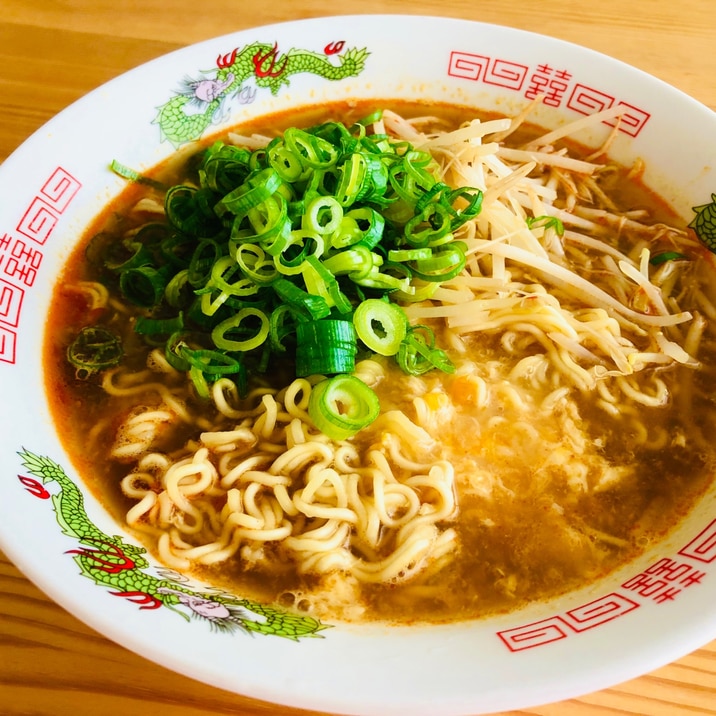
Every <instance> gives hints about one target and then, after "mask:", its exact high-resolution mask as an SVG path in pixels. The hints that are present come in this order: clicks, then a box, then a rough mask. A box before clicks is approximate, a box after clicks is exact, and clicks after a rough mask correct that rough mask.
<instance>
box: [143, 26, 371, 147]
mask: <svg viewBox="0 0 716 716" xmlns="http://www.w3.org/2000/svg"><path fill="white" fill-rule="evenodd" d="M344 46H345V42H344V41H343V40H341V41H339V42H331V43H329V44H327V45H326V46H325V48H324V50H323V54H320V53H318V52H312V51H310V50H300V49H296V48H292V49H290V50H289V51H288V52H286V53H285V54H283V55H281V54H280V53H279V51H278V45H277V44H274V45H268V44H266V43H261V42H254V43H252V44H249V45H246V46H244V47H243V48H241V49H239V48H236V49H234V50H233V51H232V52H230V53H227V54H226V55H219V57H218V58H217V60H216V66H217V69H216V70H214V71H212V72H211V73H209V72H202V77H201V78H200V79H198V80H195V79H191V78H187V79H185V80H184V81H183V84H182V87H181V89H180V90H179V91H178V92H177V93H176V95H175V96H174V97H172V98H171V99H170V100H169V101H168V102H166V103H165V104H163V105H162V106H160V107H159V112H158V114H157V117H156V118H155V119H154V123H155V124H158V125H159V129H160V132H161V138H162V141H164V140H167V141H169V142H171V143H172V144H173V145H174V146H175V147H179V146H181V145H182V144H185V143H187V142H191V141H194V140H196V139H199V138H200V137H201V136H202V134H204V132H205V131H206V130H207V129H208V128H209V127H210V126H211V125H212V124H213V123H215V122H217V121H220V120H221V118H222V117H223V116H225V114H226V111H227V107H226V105H227V102H228V101H229V100H230V99H232V98H236V99H237V101H238V102H239V103H240V104H249V103H250V102H253V101H254V99H255V97H256V93H257V91H258V89H264V88H267V89H269V90H270V91H271V94H273V95H276V94H278V92H279V90H280V89H281V87H282V86H284V85H285V86H288V85H289V84H290V82H289V77H291V76H292V75H297V74H301V73H310V74H314V75H318V76H320V77H323V78H325V79H327V80H333V81H335V80H342V79H345V78H347V77H356V76H358V75H359V74H360V73H361V72H362V71H363V67H364V65H365V61H366V58H367V57H368V55H369V54H370V53H369V52H368V50H367V49H366V48H363V49H358V48H351V49H348V50H346V51H345V52H343V49H344ZM332 56H335V59H337V62H335V61H331V59H329V58H331V57H332Z"/></svg>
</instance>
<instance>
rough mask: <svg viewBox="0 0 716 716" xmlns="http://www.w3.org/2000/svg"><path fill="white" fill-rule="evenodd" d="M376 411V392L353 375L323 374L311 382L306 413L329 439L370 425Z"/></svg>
mask: <svg viewBox="0 0 716 716" xmlns="http://www.w3.org/2000/svg"><path fill="white" fill-rule="evenodd" d="M379 413H380V403H379V401H378V396H377V395H376V394H375V393H374V392H373V391H372V390H371V389H370V388H369V387H368V386H367V385H366V384H365V383H363V381H361V380H360V379H358V378H356V377H355V376H353V375H337V376H334V377H333V378H326V379H325V380H322V381H321V382H319V383H317V384H316V385H314V386H313V390H312V391H311V395H310V397H309V399H308V414H309V416H310V417H311V420H312V421H313V424H314V425H315V426H316V428H318V430H320V431H321V432H322V433H324V434H325V435H327V436H328V437H329V438H331V439H333V440H345V439H346V438H349V437H351V436H352V435H355V434H356V433H357V432H358V431H359V430H362V429H363V428H365V427H367V426H368V425H370V424H371V423H372V422H373V421H374V420H375V419H376V418H377V417H378V415H379Z"/></svg>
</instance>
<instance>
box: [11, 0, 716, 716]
mask: <svg viewBox="0 0 716 716" xmlns="http://www.w3.org/2000/svg"><path fill="white" fill-rule="evenodd" d="M336 13H340V14H348V13H409V14H427V15H441V16H450V17H462V18H468V19H473V20H482V21H485V22H493V23H497V24H501V25H510V26H513V27H518V28H522V29H526V30H532V31H536V32H541V33H545V34H548V35H552V36H554V37H558V38H561V39H565V40H568V41H571V42H576V43H579V44H582V45H585V46H587V47H590V48H592V49H595V50H598V51H601V52H604V53H606V54H609V55H611V56H613V57H616V58H617V59H620V60H623V61H625V62H628V63H629V64H631V65H634V66H636V67H639V68H640V69H642V70H645V71H647V72H649V73H651V74H653V75H655V76H657V77H659V78H660V79H662V80H665V81H666V82H668V83H670V84H672V85H674V86H676V87H678V88H679V89H681V90H683V91H684V92H686V93H687V94H689V95H691V96H692V97H694V98H695V99H697V100H699V101H700V102H702V103H704V104H706V105H707V106H709V107H711V108H712V109H714V110H716V49H715V48H716V14H715V13H714V5H713V2H712V0H679V2H674V0H600V2H592V3H589V2H585V1H584V0H512V2H504V1H503V0H480V1H477V0H414V1H413V2H410V3H407V2H400V1H399V0H389V1H386V2H380V1H378V0H363V1H362V2H360V3H359V2H354V1H353V0H344V1H343V2H342V3H337V2H335V1H333V2H329V1H328V0H325V1H324V0H291V1H290V2H288V1H282V0H274V1H273V2H260V3H250V2H247V1H246V0H205V1H204V2H197V1H196V0H161V1H160V0H141V2H140V1H139V0H123V1H122V2H118V1H117V0H0V161H2V160H3V159H4V158H5V157H7V156H8V155H9V154H10V153H11V152H12V151H13V150H14V149H15V148H16V147H17V146H19V145H20V144H21V143H22V142H23V141H24V140H25V139H26V138H27V137H28V136H29V135H30V134H31V133H32V132H34V131H35V130H36V129H38V128H39V127H40V126H41V125H42V124H44V123H45V122H46V121H47V120H49V119H50V118H51V117H52V116H53V115H55V114H56V113H57V112H59V111H60V110H62V109H63V108H64V107H66V106H67V105H68V104H70V103H71V102H73V101H74V100H76V99H78V98H79V97H81V96H82V95H84V94H85V93H86V92H88V91H89V90H91V89H93V88H95V87H97V86H98V85H100V84H101V83H103V82H105V81H107V80H109V79H112V78H113V77H115V76H116V75H118V74H120V73H122V72H124V71H125V70H128V69H131V68H133V67H136V66H137V65H139V64H141V63H143V62H146V61H148V60H151V59H153V58H155V57H157V56H159V55H161V54H163V53H165V52H168V51H171V50H174V49H178V48H180V47H182V46H184V45H187V44H191V43H193V42H197V41H200V40H205V39H208V38H210V37H214V36H217V35H222V34H225V33H227V32H231V31H234V30H240V29H244V28H247V27H251V26H256V25H263V24H267V23H273V22H280V21H284V20H292V19H298V18H305V17H316V16H321V15H330V14H336ZM684 131H688V128H686V127H685V128H684ZM704 152H705V153H708V154H710V156H711V157H712V160H713V155H714V153H716V137H714V138H713V140H712V141H711V143H710V145H709V146H707V147H704ZM0 201H2V198H1V197H0ZM715 598H716V595H715ZM308 713H309V712H306V711H297V710H292V709H287V708H283V707H281V708H279V707H277V706H274V705H271V704H267V703H263V702H258V701H254V700H251V699H247V698H244V697H241V696H237V695H234V694H230V693H226V692H223V691H220V690H218V689H215V688H212V687H209V686H205V685H203V684H201V683H199V682H196V681H193V680H191V679H188V678H186V677H184V676H180V675H177V674H174V673H172V672H170V671H167V670H166V669H164V668H162V667H160V666H157V665H155V664H152V663H150V662H149V661H146V660H145V659H143V658H141V657H139V656H137V655H135V654H133V653H131V652H129V651H127V650H126V649H124V648H123V647H120V646H117V645H116V644H114V643H112V642H110V641H108V640H107V639H105V638H104V637H102V636H101V635H99V634H97V633H96V632H94V631H92V630H91V629H90V628H88V627H86V626H85V625H84V624H83V623H81V622H80V621H78V620H77V619H76V618H75V617H74V616H72V615H70V614H68V613H67V612H65V611H64V610H63V609H62V608H60V607H59V606H57V605H56V604H55V603H54V602H53V601H52V600H51V599H49V598H48V597H47V596H45V595H44V594H43V593H42V592H40V591H39V590H38V589H37V587H35V586H34V585H33V584H32V583H30V582H29V581H28V580H27V579H26V578H25V577H24V576H23V575H22V574H21V573H20V571H19V570H18V569H17V568H16V567H15V566H14V565H13V564H12V563H10V561H9V560H8V559H7V558H6V557H5V556H4V555H3V554H2V553H0V716H21V715H22V716H29V715H33V716H34V715H38V716H95V715H97V714H101V715H102V716H114V715H115V714H117V715H119V714H137V715H140V716H143V715H144V714H170V715H176V716H207V715H208V714H240V715H242V716H269V715H270V714H276V715H277V714H282V715H285V716H299V714H304V716H305V714H308ZM517 713H520V714H541V715H543V716H608V715H609V714H614V715H617V714H619V715H621V716H625V715H639V716H674V715H677V716H678V715H680V714H684V715H687V714H688V715H689V716H694V715H695V714H715V715H716V641H714V642H711V643H710V644H706V645H705V646H704V647H703V648H702V649H699V650H697V651H695V652H694V653H692V654H690V655H687V656H685V657H683V658H682V659H680V660H678V661H676V662H674V663H672V664H669V665H667V666H664V667H663V668H660V669H658V670H656V671H654V672H652V673H650V674H647V675H645V676H642V677H640V678H638V679H634V680H631V681H628V682H626V683H623V684H620V685H618V686H615V687H614V688H609V689H605V690H603V691H600V692H597V693H593V694H589V695H586V696H584V697H582V698H579V699H574V700H570V701H566V702H562V703H558V704H549V705H545V706H541V707H537V708H532V709H528V710H526V711H521V712H513V714H512V716H515V714H517ZM376 716H380V714H376Z"/></svg>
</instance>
